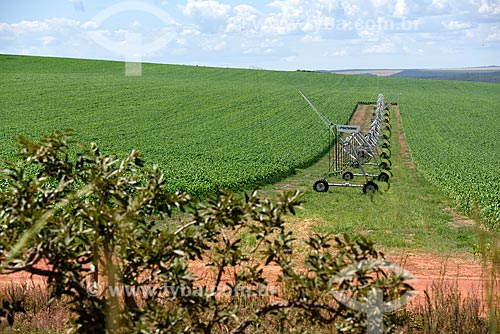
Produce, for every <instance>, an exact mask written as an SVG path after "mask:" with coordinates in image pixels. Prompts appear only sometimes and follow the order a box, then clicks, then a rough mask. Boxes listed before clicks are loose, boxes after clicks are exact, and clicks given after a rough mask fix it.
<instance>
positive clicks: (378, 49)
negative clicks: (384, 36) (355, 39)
mask: <svg viewBox="0 0 500 334" xmlns="http://www.w3.org/2000/svg"><path fill="white" fill-rule="evenodd" d="M361 52H362V53H364V54H374V53H375V54H386V53H392V52H394V47H393V45H392V44H390V43H379V44H375V45H372V46H370V47H368V48H365V49H363V51H361Z"/></svg>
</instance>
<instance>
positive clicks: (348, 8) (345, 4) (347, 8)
mask: <svg viewBox="0 0 500 334" xmlns="http://www.w3.org/2000/svg"><path fill="white" fill-rule="evenodd" d="M342 8H343V9H344V12H345V14H346V15H347V16H355V15H357V14H358V13H359V6H357V5H355V4H354V5H353V4H351V3H349V1H345V0H343V1H342Z"/></svg>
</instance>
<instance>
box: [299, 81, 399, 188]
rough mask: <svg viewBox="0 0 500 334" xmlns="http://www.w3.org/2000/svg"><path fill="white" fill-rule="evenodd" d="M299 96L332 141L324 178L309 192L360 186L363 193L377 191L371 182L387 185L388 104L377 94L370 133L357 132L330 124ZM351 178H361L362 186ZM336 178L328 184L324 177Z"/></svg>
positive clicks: (320, 113)
mask: <svg viewBox="0 0 500 334" xmlns="http://www.w3.org/2000/svg"><path fill="white" fill-rule="evenodd" d="M299 93H300V95H302V97H303V98H304V99H305V100H306V101H307V103H308V104H309V105H310V106H311V108H312V109H313V110H314V111H315V112H316V114H318V116H319V118H320V119H321V120H322V121H323V123H325V125H326V126H327V127H328V129H329V131H330V132H331V133H332V134H333V138H335V145H334V148H333V154H331V155H330V159H329V164H328V165H329V168H328V173H327V174H326V176H325V178H323V179H319V180H317V181H316V182H314V185H313V189H314V190H315V191H317V192H327V191H328V188H329V187H362V188H363V192H364V193H367V192H374V191H377V190H378V185H377V184H376V183H375V179H376V180H378V181H380V182H387V183H388V182H389V179H390V177H391V176H392V173H391V172H390V169H391V161H390V160H389V159H390V157H391V150H390V143H389V138H390V137H391V126H390V114H389V105H390V103H389V104H385V102H384V96H383V95H382V94H379V96H378V99H377V105H376V107H375V112H374V113H373V114H372V116H373V118H372V121H371V125H370V130H369V131H368V132H366V133H362V132H361V126H360V125H340V124H335V123H333V122H331V121H330V120H329V119H328V118H327V117H326V116H325V115H324V114H323V113H322V112H321V111H319V110H318V108H316V106H315V105H314V104H313V103H312V102H311V101H310V100H309V99H308V98H307V96H305V94H304V93H303V92H302V91H301V90H300V89H299ZM355 176H359V177H363V178H364V183H362V184H359V183H352V182H351V181H352V180H353V179H354V177H355ZM330 177H337V178H341V179H342V180H343V183H339V182H341V181H337V183H335V182H328V181H327V178H330Z"/></svg>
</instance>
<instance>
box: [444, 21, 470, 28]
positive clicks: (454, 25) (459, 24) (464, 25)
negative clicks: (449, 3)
mask: <svg viewBox="0 0 500 334" xmlns="http://www.w3.org/2000/svg"><path fill="white" fill-rule="evenodd" d="M441 24H442V25H443V26H444V27H445V28H446V29H448V30H462V29H467V28H471V27H472V23H470V22H460V21H448V22H441Z"/></svg>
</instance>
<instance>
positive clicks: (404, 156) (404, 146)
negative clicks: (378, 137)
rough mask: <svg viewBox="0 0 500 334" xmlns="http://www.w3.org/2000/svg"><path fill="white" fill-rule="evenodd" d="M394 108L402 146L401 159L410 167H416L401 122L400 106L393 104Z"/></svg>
mask: <svg viewBox="0 0 500 334" xmlns="http://www.w3.org/2000/svg"><path fill="white" fill-rule="evenodd" d="M393 110H394V116H395V117H396V126H397V127H398V142H399V146H400V148H401V153H400V155H401V159H402V160H403V162H404V164H405V165H406V166H408V167H409V168H415V163H413V160H411V156H410V152H409V150H408V145H407V144H406V139H405V134H404V131H403V123H402V122H401V114H400V113H399V107H398V106H393Z"/></svg>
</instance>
